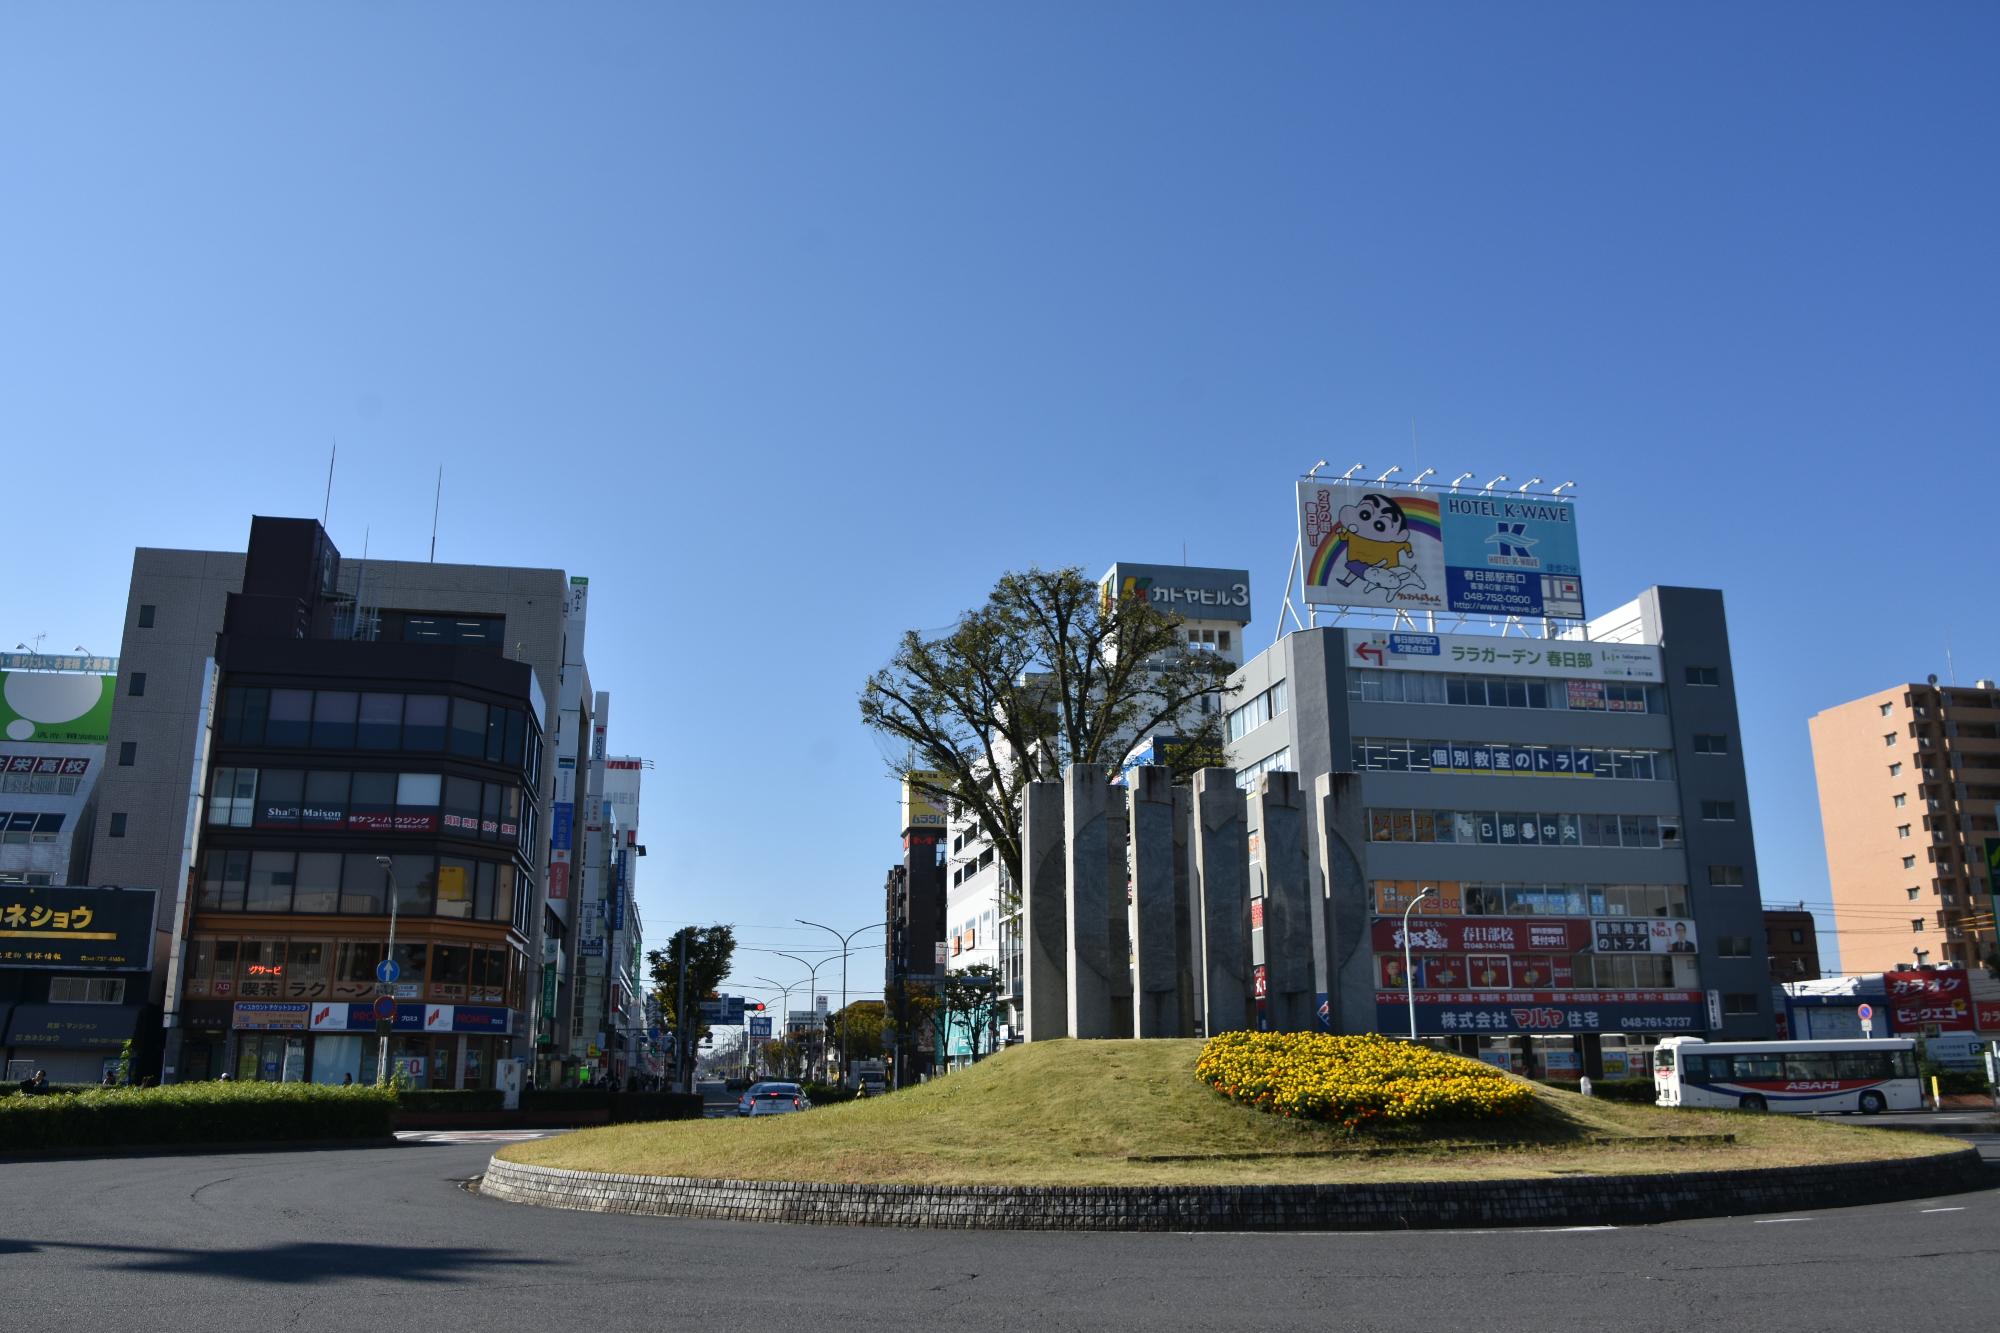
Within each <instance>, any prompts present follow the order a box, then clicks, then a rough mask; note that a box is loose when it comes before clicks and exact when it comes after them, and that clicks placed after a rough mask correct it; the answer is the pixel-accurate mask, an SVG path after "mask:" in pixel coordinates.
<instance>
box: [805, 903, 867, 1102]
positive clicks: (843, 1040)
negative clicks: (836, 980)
mask: <svg viewBox="0 0 2000 1333" xmlns="http://www.w3.org/2000/svg"><path fill="white" fill-rule="evenodd" d="M792 920H794V921H796V922H798V923H799V924H800V925H802V926H817V927H818V928H819V929H821V930H823V931H825V932H826V933H827V934H829V935H831V936H833V937H834V938H835V939H837V940H839V941H840V1081H841V1082H843V1083H845V1082H846V1081H847V955H848V953H849V952H850V950H849V949H848V945H849V944H850V943H851V942H852V941H853V939H854V937H855V936H856V935H862V934H866V933H867V932H868V931H871V930H887V929H888V928H889V923H888V922H886V921H875V922H871V923H869V924H868V925H865V926H862V927H860V928H858V929H856V930H851V931H849V932H848V933H847V934H845V935H843V934H841V933H840V932H839V931H837V930H835V929H834V928H833V927H832V926H822V925H820V923H819V922H817V921H808V920H806V919H805V918H804V917H802V916H795V917H793V918H792Z"/></svg>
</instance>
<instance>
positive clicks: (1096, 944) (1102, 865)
mask: <svg viewBox="0 0 2000 1333" xmlns="http://www.w3.org/2000/svg"><path fill="white" fill-rule="evenodd" d="M1110 803H1111V788H1110V771H1109V769H1107V768H1106V767H1105V766H1104V765H1103V764H1071V765H1070V766H1069V772H1068V773H1066V774H1065V775H1064V777H1063V825H1064V827H1065V828H1066V829H1067V831H1068V834H1069V837H1068V841H1067V842H1066V844H1065V856H1064V871H1063V889H1064V895H1065V896H1064V907H1065V916H1066V921H1065V923H1064V924H1065V934H1066V937H1067V938H1066V940H1065V955H1066V960H1065V964H1064V970H1065V971H1066V972H1067V973H1068V977H1069V991H1068V1004H1069V1021H1068V1027H1069V1035H1070V1036H1072V1037H1109V1036H1111V1035H1112V1025H1111V969H1112V963H1113V960H1112V958H1111V923H1110V908H1111V885H1110V879H1111V875H1110V869H1111V862H1110V851H1111V847H1110V834H1111V827H1110V826H1111V820H1110V817H1109V816H1110V808H1109V807H1110ZM1120 897H1121V898H1122V897H1123V880H1122V878H1121V880H1120ZM1123 907H1124V904H1123V903H1122V902H1121V903H1120V904H1119V908H1120V910H1121V913H1122V911H1123ZM1116 963H1117V966H1118V968H1119V970H1120V971H1123V970H1124V969H1125V966H1126V960H1125V959H1124V958H1123V957H1122V956H1121V957H1119V958H1118V959H1117V960H1116ZM1128 984H1129V983H1128Z"/></svg>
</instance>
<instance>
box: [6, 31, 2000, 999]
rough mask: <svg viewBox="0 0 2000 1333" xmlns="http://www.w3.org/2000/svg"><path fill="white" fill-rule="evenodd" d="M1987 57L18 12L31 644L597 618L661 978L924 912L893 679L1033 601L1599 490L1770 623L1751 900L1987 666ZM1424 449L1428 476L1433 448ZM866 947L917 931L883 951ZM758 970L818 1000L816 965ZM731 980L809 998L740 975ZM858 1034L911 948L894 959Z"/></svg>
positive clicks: (1610, 573)
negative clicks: (211, 563)
mask: <svg viewBox="0 0 2000 1333" xmlns="http://www.w3.org/2000/svg"><path fill="white" fill-rule="evenodd" d="M1996 39H2000V9H1996V8H1995V7H1993V6H1991V5H1983V4H1917V5H1898V6H1888V5H1880V4H1868V5H1851V4H1820V3H1815V4H1793V5H1787V4H1766V5H1757V6H1733V5H1720V4H1709V5H1676V6H1633V5H1620V6H1606V5H1596V4H1573V5H1561V4H1547V5H1536V6H1493V5H1485V4H1473V5H1431V6H1421V7H1411V6H1387V5H1337V4H1329V3H1318V2H1315V3H1310V4H1280V3H1271V4H1262V5H1256V6H1218V5H1194V6H1171V5H1167V4H1161V3H1152V2H1148V3H1143V4H1139V3H1131V4H1113V3H1101V4H1091V5H1075V4H1056V3H1042V4H1035V3H1029V4H1019V5H1006V6H991V5H989V6H969V5H950V6H946V5H932V4H906V5H887V4H877V5H870V4H843V5H825V4H801V5H782V4H775V3H772V4H760V5H755V6H725V5H696V4H684V5H665V4H657V5H656V4H622V5H621V4H599V5H592V6H556V5H545V4H536V5H501V4H486V3H481V4H458V5H451V4H429V5H421V6H408V5H390V4H337V5H336V4H318V5H313V4H298V5H291V4H287V5H253V4H237V5H208V6H199V5H181V6H150V5H127V6H123V7H113V6H77V5H67V4H57V3H46V4H30V3H19V4H13V5H9V6H7V7H6V8H5V10H4V12H0V181H4V199H5V205H4V207H0V457H4V458H5V471H4V475H5V478H6V495H7V512H8V516H9V528H10V531H9V539H10V540H9V541H8V543H7V549H8V553H9V555H8V568H9V570H10V572H11V574H12V577H10V578H8V579H7V580H6V581H5V583H4V586H3V587H0V612H4V614H0V624H3V625H4V629H0V632H4V634H5V635H6V636H7V642H6V644H5V645H4V646H7V647H11V646H12V644H13V643H14V642H15V641H16V640H18V639H22V638H27V637H29V636H31V635H33V634H36V633H40V632H46V633H47V634H48V635H49V639H48V644H49V646H51V647H56V648H61V649H67V648H69V647H70V646H71V645H72V644H78V643H81V644H84V645H86V646H88V647H91V648H93V649H96V650H97V651H100V652H102V651H112V650H113V645H115V644H116V643H117V640H118V626H119V623H120V614H121V612H122V609H123V597H124V589H125V584H126V579H127V572H128V569H129V560H130V548H131V547H132V546H133V545H135V544H146V545H155V546H193V547H223V548H232V549H241V545H242V543H243V540H244V538H245V535H246V532H247V528H248V522H249V515H250V514H251V513H253V512H261V513H270V514H295V515H307V514H311V515H316V514H318V513H319V511H320V504H321V496H322V486H323V483H324V480H325V468H326V455H327V447H328V444H329V443H330V441H332V440H333V439H334V438H335V437H338V439H339V442H340V460H341V461H340V475H339V479H338V482H337V485H336V488H335V493H334V497H333V507H332V520H331V525H330V526H331V528H332V531H333V534H334V537H335V539H336V540H337V541H338V542H339V543H340V544H341V545H342V547H343V548H344V549H345V550H347V551H348V552H349V553H350V554H356V553H359V551H360V549H361V545H362V536H363V531H364V529H366V530H368V531H369V532H370V533H371V534H372V535H371V539H370V541H371V550H372V552H373V553H374V554H377V555H383V556H391V557H400V558H421V557H422V555H423V552H424V548H425V543H426V540H427V537H428V528H429V519H430V505H431V481H432V476H433V472H434V470H435V468H436V467H437V465H438V464H439V463H442V464H443V465H444V468H445V494H444V514H443V524H442V530H441V533H440V536H439V542H438V553H439V556H440V558H442V559H449V560H455V561H470V562H480V563H504V564H521V565H545V566H558V567H561V568H565V569H567V570H569V571H571V572H572V573H580V574H586V575H588V576H589V577H590V579H591V583H592V593H593V596H592V599H591V601H592V606H591V622H590V658H591V662H592V667H593V671H594V674H595V679H596V681H597V683H598V685H599V686H600V687H602V688H608V689H610V690H612V691H613V692H614V696H615V704H614V710H615V711H614V729H615V732H616V740H615V742H614V745H615V748H616V749H618V750H620V751H624V752H628V753H637V754H644V755H647V756H650V757H652V758H654V759H655V760H657V761H658V763H659V769H658V771H657V772H656V773H654V774H652V775H650V776H649V779H648V784H647V789H646V806H645V812H644V824H645V832H646V835H647V841H648V843H649V844H650V846H651V847H652V848H653V850H654V852H655V853H656V854H655V855H654V856H652V857H650V858H649V859H648V860H647V861H646V863H645V866H644V871H643V880H642V891H641V900H642V904H643V906H644V909H645V913H646V917H647V920H648V922H649V924H650V925H651V926H652V928H653V930H654V932H655V934H656V935H660V936H663V935H664V934H665V933H666V931H667V930H668V929H669V928H671V926H672V925H673V924H676V923H679V922H682V921H690V920H692V921H708V920H714V919H721V920H725V921H733V922H737V923H739V925H740V926H741V927H742V930H741V935H742V938H743V940H744V941H745V944H746V945H747V946H758V947H762V946H771V945H775V946H777V947H784V946H785V945H786V944H787V943H794V944H798V945H807V946H810V945H812V944H814V943H816V942H818V941H815V939H814V938H813V936H814V932H810V931H801V930H799V929H797V928H796V927H792V928H789V929H787V928H785V927H786V923H789V922H790V921H791V920H792V918H793V917H795V916H807V917H813V918H816V919H819V920H825V921H830V922H832V923H833V924H836V925H842V926H858V925H861V924H864V923H866V922H869V921H873V920H879V917H880V911H881V884H882V879H883V875H884V871H885V869H886V868H887V866H888V865H889V864H890V862H891V861H892V860H893V859H894V858H895V856H896V855H897V851H898V848H897V841H896V817H895V793H894V789H893V787H892V786H891V784H890V783H889V782H888V781H887V780H886V779H885V778H884V776H883V767H882V762H881V758H880V755H879V754H878V751H877V748H876V746H875V744H874V743H873V742H872V740H871V739H870V737H869V736H868V735H866V734H865V733H864V732H863V731H862V729H861V728H860V726H859V725H858V723H857V721H856V714H855V705H854V699H855V693H856V690H857V688H858V686H859V685H860V683H861V681H862V680H863V678H864V677H865V676H866V675H867V673H868V672H869V671H870V670H871V669H873V668H874V667H876V666H878V665H879V664H881V663H882V662H883V661H884V659H885V658H886V657H887V655H888V653H889V652H890V650H891V648H892V646H893V642H894V639H895V636H896V634H897V633H898V632H899V631H900V630H902V629H904V628H906V627H935V626H942V625H944V624H946V623H948V622H949V621H950V620H951V619H952V618H953V617H954V616H955V615H956V614H957V613H958V612H959V611H960V610H962V609H963V608H965V607H967V606H969V605H972V604H974V603H975V602H976V601H978V600H979V598H980V597H981V595H982V593H983V591H984V590H985V589H986V588H987V587H989V586H990V584H991V581H992V579H993V577H994V576H995V575H996V574H997V573H999V572H1000V571H1002V570H1004V569H1007V568H1012V567H1022V566H1026V565H1029V564H1035V563H1040V564H1044V565H1054V564H1062V563H1070V562H1074V563H1077V564H1081V565H1083V566H1085V567H1086V569H1087V570H1088V571H1089V572H1090V573H1092V574H1095V573H1096V572H1098V571H1099V570H1101V569H1102V568H1103V567H1104V566H1106V565H1108V564H1109V563H1110V562H1111V561H1113V560H1115V559H1121V558H1122V559H1135V560H1153V561H1171V560H1177V559H1179V558H1180V557H1181V554H1182V549H1183V543H1185V547H1186V553H1187V556H1188V558H1189V559H1191V560H1192V561H1194V562H1195V563H1212V564H1223V565H1243V566H1248V567H1249V568H1250V569H1251V570H1252V571H1253V574H1254V577H1255V586H1254V593H1255V596H1256V608H1257V622H1256V625H1255V627H1254V629H1253V642H1266V641H1268V639H1269V636H1270V633H1271V627H1272V625H1273V623H1274V618H1275V611H1276V608H1277V606H1278V604H1279V602H1280V600H1281V589H1280V580H1281V579H1282V578H1283V576H1284V571H1285V565H1286V558H1287V556H1288V554H1289V551H1290V546H1291V541H1292V520H1291V518H1290V513H1289V495H1290V490H1289V483H1290V480H1291V478H1292V477H1293V476H1295V475H1296V474H1297V473H1299V472H1300V471H1302V470H1303V469H1304V468H1305V467H1307V466H1308V465H1310V464H1311V463H1312V462H1313V461H1314V460H1316V459H1318V458H1321V457H1325V458H1328V459H1330V460H1332V462H1333V465H1334V468H1335V469H1336V470H1339V469H1341V468H1344V467H1345V466H1346V465H1347V464H1348V463H1351V462H1357V461H1360V462H1366V463H1367V464H1368V465H1369V467H1370V469H1371V471H1376V470H1380V469H1383V468H1386V467H1387V466H1389V465H1390V464H1392V463H1400V464H1402V465H1403V467H1404V469H1405V473H1406V475H1408V474H1413V473H1415V472H1416V471H1417V470H1418V469H1419V468H1420V467H1423V466H1436V467H1438V468H1439V469H1440V471H1441V472H1442V473H1443V475H1445V476H1447V477H1449V476H1451V475H1453V474H1455V473H1457V472H1460V471H1465V470H1472V471H1476V472H1479V473H1481V474H1482V480H1483V478H1484V476H1486V475H1491V474H1494V473H1499V472H1506V473H1510V474H1512V475H1513V476H1514V477H1516V478H1517V479H1522V478H1526V477H1527V476H1530V475H1541V476H1544V477H1546V478H1548V479H1549V480H1550V481H1551V482H1553V481H1556V480H1559V479H1567V478H1574V479H1575V480H1576V481H1577V482H1578V494H1579V495H1580V497H1581V498H1582V500H1583V501H1584V502H1585V503H1586V505H1587V508H1585V509H1584V510H1583V511H1582V512H1581V526H1582V535H1583V540H1584V559H1585V568H1586V577H1587V581H1588V586H1589V589H1590V591H1591V592H1592V594H1593V599H1594V604H1595V605H1596V606H1597V607H1598V608H1599V609H1603V608H1608V607H1609V606H1611V605H1614V604H1615V603H1616V602H1619V601H1622V600H1624V599H1625V598H1626V597H1628V596H1630V595H1631V594H1633V593H1634V592H1636V591H1637V590H1638V589H1640V588H1642V587H1644V586H1645V585H1647V584H1649V583H1655V582H1661V583H1686V584H1698V585H1712V586H1719V587H1721V588H1723V589H1725V590H1726V591H1727V594H1728V605H1729V611H1730V617H1731V622H1732V626H1733V629H1734V633H1735V651H1736V665H1737V669H1738V672H1739V676H1740V681H1741V698H1742V705H1743V710H1744V715H1743V724H1744V749H1745V753H1746V755H1747V758H1748V763H1749V767H1750V775H1751V781H1752V789H1753V809H1754V815H1755V818H1756V821H1757V831H1758V835H1759V836H1758V850H1759V855H1760V861H1761V866H1762V871H1763V878H1764V884H1765V891H1766V897H1767V900H1769V901H1771V902H1774V903H1776V902H1783V901H1787V900H1798V899H1806V900H1808V901H1819V900H1824V899H1825V898H1826V895H1827V890H1826V888H1825V867H1824V858H1823V853H1822V850H1821V843H1820V835H1819V821H1818V812H1817V806H1816V804H1815V801H1814V798H1813V789H1812V778H1811V768H1810V755H1809V749H1808V745H1807V739H1806V718H1807V717H1808V716H1809V715H1810V714H1811V713H1812V712H1814V711H1815V710H1817V709H1819V708H1821V707H1824V706H1827V705H1829V704H1832V703H1836V702H1839V701H1841V700H1844V699H1847V698H1850V697H1852V696H1854V695H1857V694H1859V693H1862V692H1864V691H1867V690H1871V689H1874V688H1877V687H1879V686H1882V685H1884V684H1886V683H1889V682H1892V681H1896V680H1901V679H1907V678H1912V677H1915V678H1921V677H1922V676H1923V675H1924V674H1926V673H1927V672H1931V671H1937V672H1939V673H1940V674H1942V673H1943V672H1944V671H1945V646H1946V641H1947V638H1949V640H1950V642H1951V646H1952V649H1953V651H1954V653H1955V657H1956V662H1957V669H1958V677H1959V679H1960V680H1962V681H1964V680H1970V679H1971V678H1972V677H1973V676H1974V675H1992V674H2000V633H1996V630H1995V627H1994V614H1993V600H1992V597H1993V594H1992V587H1993V579H1994V574H1995V570H1996V560H1995V558H1994V556H1993V553H1992V552H1993V542H1992V533H1993V531H1994V521H1993V517H1992V515H1993V512H1994V510H1993V501H1992V498H1991V495H1992V486H1993V471H1994V465H1995V460H1996V458H2000V447H1996V439H1995V434H1996V424H1997V423H2000V401H1996V395H2000V389H1997V388H1996V385H2000V376H1996V374H1995V368H1996V366H1997V365H2000V355H1996V350H2000V349H1996V346H1995V342H1996V336H1995V328H1996V326H1995V322H1994V311H1995V310H1996V309H2000V276H1997V275H1996V258H1995V256H1996V247H1995V246H1994V243H1993V236H1994V228H1995V219H1996V217H2000V188H1996V168H1997V167H2000V157H1996V155H1995V153H1994V151H1993V131H1994V126H1995V124H1996V123H2000V80H1995V79H1994V77H1993V67H1994V58H1995V54H1996V49H1997V48H2000V41H1996ZM1413 435H1414V441H1415V442H1414V443H1413ZM868 938H870V939H879V936H870V937H868ZM773 968H775V969H777V970H772V969H773ZM739 972H743V973H762V974H763V975H767V976H776V977H781V978H789V977H790V976H792V975H793V974H794V970H793V969H792V967H791V965H790V964H788V963H786V962H784V960H782V959H777V958H775V957H773V956H772V955H770V954H744V955H742V966H740V967H739ZM852 975H853V977H854V978H855V979H857V980H858V983H859V984H857V985H855V987H854V988H855V989H856V990H861V989H864V988H866V987H868V986H869V985H871V984H874V982H875V980H876V979H877V978H879V953H876V952H870V953H868V954H866V955H863V956H860V957H858V958H857V959H856V960H855V964H854V968H853V972H852Z"/></svg>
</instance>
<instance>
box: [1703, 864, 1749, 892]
mask: <svg viewBox="0 0 2000 1333" xmlns="http://www.w3.org/2000/svg"><path fill="white" fill-rule="evenodd" d="M1708 882H1709V885H1710V886H1711V887H1712V888H1718V889H1740V888H1742V887H1743V867H1742V866H1710V867H1709V868H1708Z"/></svg>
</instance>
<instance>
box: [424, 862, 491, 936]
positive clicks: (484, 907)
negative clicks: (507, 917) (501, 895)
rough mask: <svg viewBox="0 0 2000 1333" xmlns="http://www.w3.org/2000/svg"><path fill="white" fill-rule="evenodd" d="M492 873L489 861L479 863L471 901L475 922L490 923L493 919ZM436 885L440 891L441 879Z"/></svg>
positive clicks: (441, 886)
mask: <svg viewBox="0 0 2000 1333" xmlns="http://www.w3.org/2000/svg"><path fill="white" fill-rule="evenodd" d="M494 872H495V866H494V864H493V863H492V862H491V861H481V862H480V863H479V871H478V880H477V884H476V886H475V888H474V890H473V900H472V915H473V918H474V919H475V920H478V921H491V920H492V919H493V884H494V880H495V873H494ZM438 883H439V888H440V890H442V888H443V883H444V882H443V879H442V878H440V879H439V881H438Z"/></svg>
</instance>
